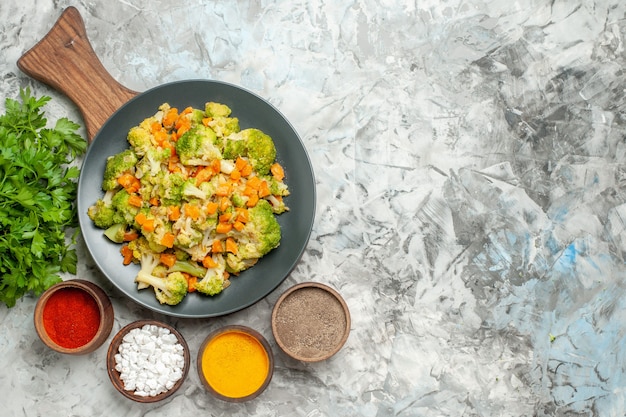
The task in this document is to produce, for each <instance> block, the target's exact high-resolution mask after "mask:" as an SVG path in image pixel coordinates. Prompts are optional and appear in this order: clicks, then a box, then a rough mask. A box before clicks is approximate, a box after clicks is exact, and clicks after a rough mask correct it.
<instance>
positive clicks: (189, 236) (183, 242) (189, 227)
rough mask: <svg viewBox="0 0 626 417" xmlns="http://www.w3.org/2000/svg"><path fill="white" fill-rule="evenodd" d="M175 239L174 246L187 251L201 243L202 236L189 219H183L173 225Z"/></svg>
mask: <svg viewBox="0 0 626 417" xmlns="http://www.w3.org/2000/svg"><path fill="white" fill-rule="evenodd" d="M173 227H174V229H175V235H176V239H175V241H174V245H175V246H178V247H179V248H181V249H189V248H190V247H192V246H194V245H197V244H198V243H200V242H201V241H202V238H203V237H204V234H203V233H202V232H201V231H199V230H197V229H195V228H194V227H193V221H192V219H191V218H183V219H182V221H177V222H176V223H175V224H174V226H173Z"/></svg>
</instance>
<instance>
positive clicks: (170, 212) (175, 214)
mask: <svg viewBox="0 0 626 417" xmlns="http://www.w3.org/2000/svg"><path fill="white" fill-rule="evenodd" d="M167 218H168V219H170V220H171V221H174V222H175V221H176V220H178V219H180V207H179V206H169V207H168V208H167Z"/></svg>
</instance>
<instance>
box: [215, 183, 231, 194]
mask: <svg viewBox="0 0 626 417" xmlns="http://www.w3.org/2000/svg"><path fill="white" fill-rule="evenodd" d="M230 191H231V183H230V182H225V183H223V184H220V185H218V186H217V188H216V189H215V195H217V196H220V197H224V196H227V195H230Z"/></svg>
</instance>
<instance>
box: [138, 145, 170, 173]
mask: <svg viewBox="0 0 626 417" xmlns="http://www.w3.org/2000/svg"><path fill="white" fill-rule="evenodd" d="M170 155H171V150H170V149H168V148H165V149H164V148H148V149H147V150H146V152H145V154H144V155H143V157H142V158H141V159H140V160H139V161H138V162H137V177H138V178H142V177H143V176H145V175H149V176H151V177H154V176H156V175H157V174H158V173H159V172H161V171H163V166H162V164H167V162H168V160H169V158H170Z"/></svg>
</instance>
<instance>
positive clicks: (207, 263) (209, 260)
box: [202, 243, 221, 268]
mask: <svg viewBox="0 0 626 417" xmlns="http://www.w3.org/2000/svg"><path fill="white" fill-rule="evenodd" d="M220 246H221V243H220ZM202 266H203V267H205V268H217V266H218V265H217V262H215V261H214V260H213V257H211V256H209V255H207V256H205V257H204V259H202Z"/></svg>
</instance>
